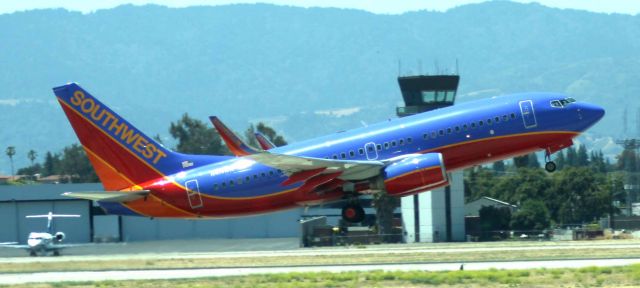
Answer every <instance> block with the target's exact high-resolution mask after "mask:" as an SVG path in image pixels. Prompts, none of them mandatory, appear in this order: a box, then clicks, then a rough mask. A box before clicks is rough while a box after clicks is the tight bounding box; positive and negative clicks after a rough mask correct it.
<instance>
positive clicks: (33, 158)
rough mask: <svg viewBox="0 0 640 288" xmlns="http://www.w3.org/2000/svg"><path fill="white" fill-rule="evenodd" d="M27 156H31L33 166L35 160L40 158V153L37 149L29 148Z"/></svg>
mask: <svg viewBox="0 0 640 288" xmlns="http://www.w3.org/2000/svg"><path fill="white" fill-rule="evenodd" d="M27 157H28V158H29V161H31V166H33V162H34V161H36V158H38V153H36V151H33V150H29V152H27Z"/></svg>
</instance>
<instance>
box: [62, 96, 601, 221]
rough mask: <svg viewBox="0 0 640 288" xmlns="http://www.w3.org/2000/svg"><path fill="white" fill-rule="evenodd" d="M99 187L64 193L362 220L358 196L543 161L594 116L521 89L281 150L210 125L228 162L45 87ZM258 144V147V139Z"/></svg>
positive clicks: (146, 209) (173, 206)
mask: <svg viewBox="0 0 640 288" xmlns="http://www.w3.org/2000/svg"><path fill="white" fill-rule="evenodd" d="M53 91H54V93H55V95H56V96H57V98H58V101H59V102H60V105H61V106H62V109H63V110H64V112H65V113H66V115H67V117H68V118H69V121H70V122H71V126H72V127H73V129H74V130H75V132H76V134H77V136H78V138H79V139H80V142H81V144H82V145H83V147H84V149H85V151H86V152H87V156H88V157H89V160H90V161H91V163H92V164H93V166H94V168H95V170H96V173H97V175H98V177H99V178H100V180H101V182H102V184H103V186H104V189H105V191H97V192H83V193H65V195H67V196H70V197H76V198H82V199H90V200H95V201H97V202H98V204H99V205H100V206H101V207H103V208H104V209H105V211H106V212H107V213H110V214H119V215H136V216H146V217H173V218H200V217H218V218H219V217H232V216H242V215H251V214H259V213H267V212H272V211H277V210H283V209H289V208H294V207H298V206H308V205H317V204H321V203H326V202H331V201H339V200H347V201H345V202H346V203H347V204H345V205H344V207H343V210H342V216H343V218H344V219H345V220H347V221H350V222H359V221H362V219H363V217H364V210H363V209H362V207H361V206H360V205H358V196H360V195H363V194H367V193H374V192H383V193H387V194H389V195H391V196H396V197H400V196H407V195H413V194H416V193H420V192H424V191H428V190H432V189H434V188H438V187H442V186H446V185H448V172H451V171H456V170H460V169H464V168H467V167H471V166H474V165H479V164H483V163H488V162H493V161H497V160H501V159H506V158H511V157H514V156H519V155H525V154H528V153H531V152H534V151H539V150H544V151H545V156H546V160H547V164H546V166H545V168H546V169H547V170H548V171H549V172H552V171H553V170H555V164H554V163H553V162H551V159H550V156H551V154H552V153H554V152H557V151H559V150H561V149H563V148H566V147H568V146H571V145H572V144H573V141H572V140H573V138H575V137H576V136H578V135H579V134H580V133H581V132H583V131H585V130H586V129H587V128H589V127H591V126H592V125H594V124H595V123H596V122H598V120H600V119H601V118H602V117H603V116H604V110H603V109H602V108H600V107H598V106H595V105H592V104H588V103H584V102H578V101H575V100H574V99H573V98H569V97H567V96H565V95H562V94H552V93H528V94H515V95H507V96H500V97H494V98H491V99H485V100H479V101H474V102H467V103H463V104H459V105H456V106H452V107H448V108H441V109H438V110H434V111H430V112H425V113H421V114H417V115H413V116H409V117H404V118H400V119H392V120H389V121H385V122H382V123H378V124H375V125H369V126H367V127H362V128H358V129H353V130H349V131H345V132H339V133H335V134H331V135H328V136H324V137H320V138H316V139H311V140H307V141H303V142H299V143H295V144H290V145H287V146H283V147H274V146H273V144H272V143H270V142H269V141H268V140H266V138H265V137H264V136H262V135H257V137H258V140H259V143H260V146H261V147H262V148H263V149H256V148H253V147H250V146H249V145H247V144H246V143H244V142H242V141H241V140H240V138H238V137H237V136H236V135H234V134H233V133H232V132H231V131H230V130H229V129H228V128H227V127H226V126H225V125H224V124H222V122H221V121H220V120H219V119H218V118H216V117H211V122H212V123H213V125H214V126H215V127H216V129H218V131H219V132H220V135H221V136H222V138H223V139H224V141H225V142H226V144H227V146H228V147H229V149H230V150H231V151H232V152H233V153H234V154H235V156H213V155H187V154H181V153H177V152H173V151H171V150H169V149H167V148H165V147H163V146H162V145H161V144H159V143H157V142H156V141H154V140H153V139H152V138H150V137H148V136H147V135H145V134H144V133H142V132H141V131H140V130H138V129H136V128H135V127H134V126H133V125H131V124H130V123H129V122H127V121H126V120H124V119H123V118H122V117H120V115H118V114H117V113H115V112H114V111H113V110H111V109H110V108H108V107H107V106H105V105H104V104H103V103H102V102H100V101H98V100H97V99H96V98H94V97H93V96H92V95H91V94H89V93H88V92H87V91H85V90H84V89H82V88H81V87H80V86H78V85H77V84H74V83H71V84H67V85H64V86H60V87H56V88H54V89H53ZM265 140H266V141H265Z"/></svg>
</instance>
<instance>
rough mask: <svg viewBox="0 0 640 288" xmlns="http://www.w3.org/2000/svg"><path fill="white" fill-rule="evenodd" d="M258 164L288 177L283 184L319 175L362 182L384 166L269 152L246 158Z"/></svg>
mask: <svg viewBox="0 0 640 288" xmlns="http://www.w3.org/2000/svg"><path fill="white" fill-rule="evenodd" d="M246 157H247V158H249V159H251V160H253V161H256V162H258V163H260V164H264V165H267V166H271V167H274V168H277V169H280V170H282V171H284V172H285V173H286V174H287V175H289V179H287V180H286V181H285V183H295V182H299V181H303V180H308V179H311V178H313V177H321V175H327V174H337V175H338V176H336V177H334V178H339V179H342V180H347V181H350V180H364V179H368V178H371V177H373V176H376V175H378V174H380V171H381V170H382V168H383V167H384V166H385V164H384V163H382V162H380V161H360V160H334V159H322V158H313V157H302V156H293V155H285V154H276V153H269V152H260V153H257V154H252V155H248V156H246Z"/></svg>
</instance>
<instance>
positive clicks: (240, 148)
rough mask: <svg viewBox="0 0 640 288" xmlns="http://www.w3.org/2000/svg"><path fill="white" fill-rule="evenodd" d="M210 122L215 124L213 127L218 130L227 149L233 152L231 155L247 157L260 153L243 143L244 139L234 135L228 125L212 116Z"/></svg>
mask: <svg viewBox="0 0 640 288" xmlns="http://www.w3.org/2000/svg"><path fill="white" fill-rule="evenodd" d="M209 120H210V121H211V124H213V127H215V128H216V130H217V131H218V133H219V134H220V136H221V137H222V140H224V143H226V144H227V147H228V148H229V150H231V153H233V154H234V155H236V156H246V155H251V154H256V153H259V152H260V151H259V150H258V149H255V148H253V147H251V146H249V145H248V144H246V143H244V141H242V139H240V137H238V135H236V134H235V133H233V131H231V129H229V128H228V127H227V126H226V125H224V123H222V121H220V119H219V118H218V117H216V116H210V117H209Z"/></svg>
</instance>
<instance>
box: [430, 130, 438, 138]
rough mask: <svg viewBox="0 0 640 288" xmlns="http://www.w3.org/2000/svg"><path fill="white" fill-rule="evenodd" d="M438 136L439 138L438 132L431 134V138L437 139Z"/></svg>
mask: <svg viewBox="0 0 640 288" xmlns="http://www.w3.org/2000/svg"><path fill="white" fill-rule="evenodd" d="M436 136H438V134H437V133H436V131H433V132H431V138H433V139H436Z"/></svg>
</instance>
